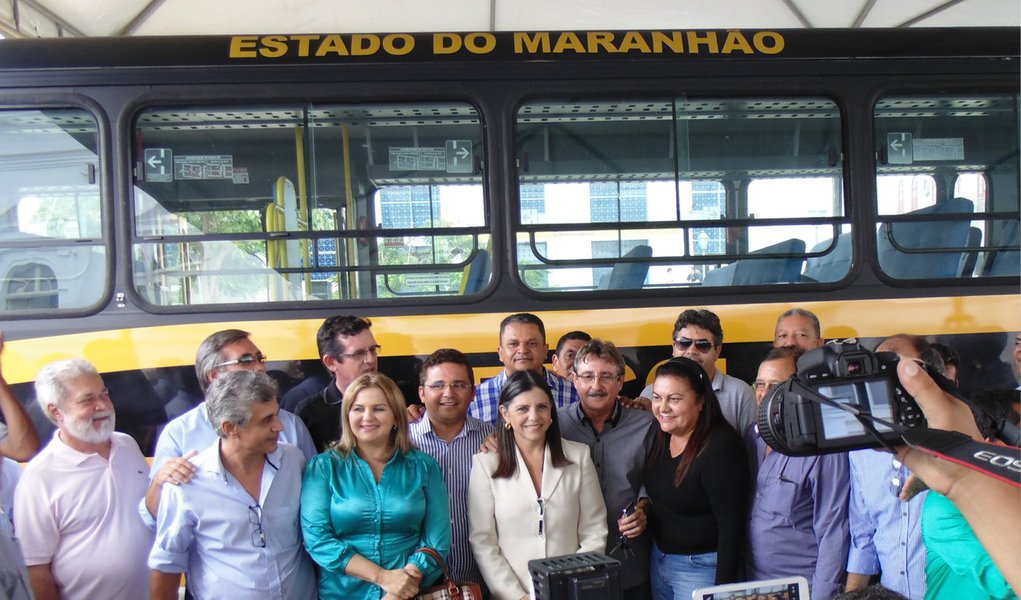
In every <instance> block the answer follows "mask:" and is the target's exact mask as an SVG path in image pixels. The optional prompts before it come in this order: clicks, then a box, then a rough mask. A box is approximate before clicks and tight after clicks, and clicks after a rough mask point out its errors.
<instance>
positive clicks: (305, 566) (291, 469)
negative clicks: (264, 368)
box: [149, 371, 316, 600]
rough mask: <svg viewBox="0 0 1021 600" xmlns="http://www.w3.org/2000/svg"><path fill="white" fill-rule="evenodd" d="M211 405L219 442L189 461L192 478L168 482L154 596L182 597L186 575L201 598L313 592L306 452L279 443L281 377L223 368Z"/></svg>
mask: <svg viewBox="0 0 1021 600" xmlns="http://www.w3.org/2000/svg"><path fill="white" fill-rule="evenodd" d="M206 409H207V411H208V414H209V420H210V422H211V423H213V424H214V425H213V426H214V428H215V432H216V436H217V440H216V441H214V442H213V443H212V444H210V446H209V447H208V448H204V449H203V450H202V452H201V453H199V454H198V455H197V456H196V457H195V458H194V459H192V460H193V463H194V465H195V476H194V477H193V478H192V480H191V482H190V483H189V484H188V485H185V486H172V485H171V486H165V487H164V488H163V490H162V498H161V499H160V502H159V512H158V514H157V517H156V542H155V544H153V547H152V551H151V552H150V553H149V567H150V568H151V569H152V597H153V598H154V599H158V600H159V599H165V600H171V599H174V598H177V596H178V585H179V582H180V579H181V573H187V585H188V589H189V591H190V592H191V594H192V596H193V597H195V598H214V597H218V598H279V599H284V598H287V599H291V598H293V599H297V600H302V599H306V598H307V599H311V598H315V596H316V583H315V577H314V573H313V570H312V563H311V561H310V559H309V557H308V555H307V554H305V550H304V548H303V546H302V543H301V529H300V527H299V526H298V521H299V514H298V513H299V510H300V500H301V479H302V475H303V473H304V470H305V457H304V455H303V454H302V452H301V451H300V450H298V449H297V448H295V447H294V446H292V445H290V444H287V443H280V441H279V437H280V432H281V431H283V424H282V423H281V422H280V419H279V415H280V405H279V404H278V402H277V388H276V385H275V384H274V383H273V380H272V379H270V378H269V376H268V375H266V374H265V373H261V372H250V371H238V372H232V373H225V374H223V375H222V376H220V377H217V378H216V379H215V380H214V381H213V384H212V385H211V386H210V387H209V389H208V390H207V392H206Z"/></svg>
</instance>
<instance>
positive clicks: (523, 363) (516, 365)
mask: <svg viewBox="0 0 1021 600" xmlns="http://www.w3.org/2000/svg"><path fill="white" fill-rule="evenodd" d="M496 353H497V355H498V356H499V357H500V362H502V363H503V371H501V372H500V374H499V375H497V376H496V377H490V378H489V379H487V380H486V381H483V382H482V384H481V385H479V387H478V388H477V389H476V390H475V401H474V402H472V405H471V409H470V414H471V415H472V416H473V417H475V418H476V419H479V420H480V421H483V422H486V423H491V424H495V423H496V417H497V406H499V404H500V390H502V389H503V386H504V384H505V383H507V378H508V377H510V376H511V375H512V374H513V373H516V372H518V371H533V372H535V373H538V374H539V375H541V376H542V377H544V378H545V379H546V383H548V384H549V386H550V389H551V390H552V391H553V400H554V401H555V402H556V404H557V407H561V406H567V405H568V404H574V403H575V402H577V401H578V392H577V390H575V389H574V384H573V383H571V382H570V381H568V380H566V379H561V378H560V377H558V376H557V375H556V373H553V372H552V371H547V370H546V368H545V367H544V366H543V364H544V363H545V362H546V355H547V354H549V344H547V343H546V326H545V325H543V322H542V319H540V318H539V317H537V316H535V315H533V314H531V313H516V314H513V315H510V316H509V317H507V318H505V319H504V320H503V321H501V322H500V345H499V346H497V348H496Z"/></svg>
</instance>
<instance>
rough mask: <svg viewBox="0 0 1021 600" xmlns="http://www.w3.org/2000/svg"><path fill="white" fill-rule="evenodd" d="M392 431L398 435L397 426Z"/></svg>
mask: <svg viewBox="0 0 1021 600" xmlns="http://www.w3.org/2000/svg"><path fill="white" fill-rule="evenodd" d="M391 431H393V432H394V433H397V426H396V425H394V426H393V428H392V429H391Z"/></svg>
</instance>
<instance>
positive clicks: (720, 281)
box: [702, 238, 805, 286]
mask: <svg viewBox="0 0 1021 600" xmlns="http://www.w3.org/2000/svg"><path fill="white" fill-rule="evenodd" d="M804 252H805V241H804V240H800V239H797V238H791V239H789V240H784V241H782V242H780V243H778V244H773V245H772V246H766V247H765V248H760V249H758V250H756V251H754V252H749V253H748V254H749V255H770V254H804ZM803 262H804V259H803V258H801V257H800V256H794V257H790V258H764V259H742V260H738V261H735V262H733V263H731V264H729V265H726V266H723V267H720V268H718V269H713V270H712V271H709V272H708V273H706V274H705V278H704V279H703V280H702V285H718V286H723V285H758V284H767V283H794V282H796V281H800V280H801V265H802V263H803Z"/></svg>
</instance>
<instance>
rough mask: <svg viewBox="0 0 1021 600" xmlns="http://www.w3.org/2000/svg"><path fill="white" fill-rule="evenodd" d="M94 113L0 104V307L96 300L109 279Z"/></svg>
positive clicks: (10, 310)
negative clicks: (0, 106) (1, 107)
mask: <svg viewBox="0 0 1021 600" xmlns="http://www.w3.org/2000/svg"><path fill="white" fill-rule="evenodd" d="M96 131H97V129H96V120H95V118H93V117H92V115H90V114H88V113H86V112H85V111H83V110H80V109H73V108H63V109H39V110H4V111H0V132H2V133H0V161H2V163H3V164H2V166H0V311H2V313H3V315H4V316H5V317H9V316H14V315H17V314H19V313H31V312H39V311H46V312H47V313H48V314H49V313H52V312H53V311H54V310H59V311H79V312H80V311H83V310H87V309H89V308H90V307H94V306H96V305H98V303H99V302H100V300H101V299H102V297H103V295H104V293H105V290H106V289H107V287H108V284H109V274H110V268H109V264H108V260H107V256H108V247H107V244H106V243H105V242H104V241H103V239H104V235H103V222H104V215H103V202H102V199H101V197H100V189H99V183H100V182H99V168H98V167H99V158H98V153H97V133H96Z"/></svg>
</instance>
